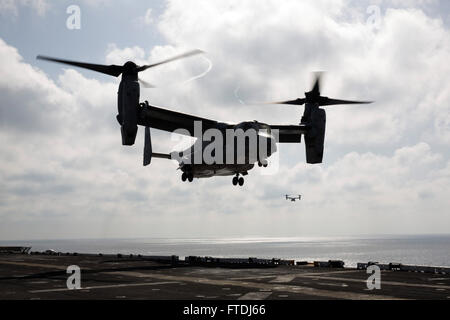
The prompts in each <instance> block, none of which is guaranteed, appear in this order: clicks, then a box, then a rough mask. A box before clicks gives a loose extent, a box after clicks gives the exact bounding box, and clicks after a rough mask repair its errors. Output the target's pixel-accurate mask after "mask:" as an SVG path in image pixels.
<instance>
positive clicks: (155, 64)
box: [137, 49, 203, 72]
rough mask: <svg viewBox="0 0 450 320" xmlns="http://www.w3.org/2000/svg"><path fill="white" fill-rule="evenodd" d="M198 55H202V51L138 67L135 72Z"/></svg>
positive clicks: (193, 51) (190, 52)
mask: <svg viewBox="0 0 450 320" xmlns="http://www.w3.org/2000/svg"><path fill="white" fill-rule="evenodd" d="M200 53H203V51H202V50H198V49H197V50H192V51H189V52H186V53H183V54H180V55H178V56H174V57H172V58H170V59H167V60H163V61H160V62H157V63H153V64H148V65H145V66H142V67H139V68H138V69H137V71H138V72H141V71H144V70H147V69H149V68H153V67H156V66H159V65H161V64H164V63H168V62H172V61H175V60H178V59H182V58H186V57H190V56H193V55H196V54H200Z"/></svg>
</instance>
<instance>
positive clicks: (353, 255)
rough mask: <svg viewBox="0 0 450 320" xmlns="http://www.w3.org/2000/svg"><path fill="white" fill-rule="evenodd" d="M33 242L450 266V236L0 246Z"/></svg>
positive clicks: (80, 248) (90, 248)
mask: <svg viewBox="0 0 450 320" xmlns="http://www.w3.org/2000/svg"><path fill="white" fill-rule="evenodd" d="M6 245H17V246H31V247H32V249H31V250H32V251H44V250H47V249H53V250H55V251H59V252H64V253H65V252H78V253H104V254H106V253H113V254H116V253H122V254H142V255H178V256H179V257H180V258H183V257H185V256H212V257H235V258H248V257H257V258H270V259H271V258H280V259H295V260H296V261H315V260H326V261H327V260H329V259H333V260H334V259H337V260H343V261H344V262H345V265H346V266H356V263H358V262H368V261H377V262H380V263H389V262H399V263H403V264H415V265H430V266H447V267H449V266H450V235H420V236H417V235H415V236H404V235H402V236H371V237H329V238H324V237H317V238H312V237H304V238H300V237H280V238H274V237H270V238H268V237H252V238H198V239H194V238H189V239H181V238H180V239H174V238H171V239H167V238H140V239H70V240H67V239H64V240H20V241H0V246H6Z"/></svg>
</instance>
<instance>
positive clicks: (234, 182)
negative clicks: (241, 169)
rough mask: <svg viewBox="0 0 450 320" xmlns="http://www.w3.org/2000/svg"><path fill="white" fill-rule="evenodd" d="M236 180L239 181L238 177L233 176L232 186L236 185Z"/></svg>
mask: <svg viewBox="0 0 450 320" xmlns="http://www.w3.org/2000/svg"><path fill="white" fill-rule="evenodd" d="M238 182H239V180H238V177H234V178H233V186H237V184H238Z"/></svg>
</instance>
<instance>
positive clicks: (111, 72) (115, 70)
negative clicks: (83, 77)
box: [36, 55, 123, 77]
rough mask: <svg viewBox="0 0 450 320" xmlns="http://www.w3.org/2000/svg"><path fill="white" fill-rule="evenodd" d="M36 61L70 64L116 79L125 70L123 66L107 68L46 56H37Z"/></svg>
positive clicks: (100, 65)
mask: <svg viewBox="0 0 450 320" xmlns="http://www.w3.org/2000/svg"><path fill="white" fill-rule="evenodd" d="M36 59H39V60H46V61H52V62H57V63H63V64H68V65H71V66H75V67H80V68H84V69H89V70H92V71H97V72H101V73H104V74H108V75H110V76H114V77H118V76H119V75H120V74H121V73H122V70H123V67H122V66H117V65H114V64H112V65H109V66H106V65H102V64H92V63H85V62H78V61H71V60H63V59H57V58H52V57H46V56H41V55H39V56H37V57H36Z"/></svg>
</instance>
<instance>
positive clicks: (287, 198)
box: [286, 194, 302, 202]
mask: <svg viewBox="0 0 450 320" xmlns="http://www.w3.org/2000/svg"><path fill="white" fill-rule="evenodd" d="M286 200H291V201H292V202H295V201H297V200H302V196H301V195H300V194H299V195H298V196H296V197H295V196H290V195H288V194H287V195H286Z"/></svg>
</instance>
